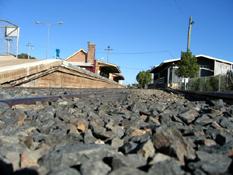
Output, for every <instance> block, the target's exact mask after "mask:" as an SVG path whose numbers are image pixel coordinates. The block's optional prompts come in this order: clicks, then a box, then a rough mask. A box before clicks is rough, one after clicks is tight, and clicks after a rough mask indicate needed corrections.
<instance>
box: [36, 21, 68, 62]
mask: <svg viewBox="0 0 233 175" xmlns="http://www.w3.org/2000/svg"><path fill="white" fill-rule="evenodd" d="M63 23H64V22H63V21H58V22H55V23H47V22H41V21H36V22H35V24H41V25H46V26H47V47H46V59H47V58H48V56H49V44H50V30H51V27H52V26H54V25H62V24H63Z"/></svg>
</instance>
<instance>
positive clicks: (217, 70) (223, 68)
mask: <svg viewBox="0 0 233 175" xmlns="http://www.w3.org/2000/svg"><path fill="white" fill-rule="evenodd" d="M229 70H232V64H227V63H222V62H219V61H215V62H214V75H219V74H226V73H227V71H229Z"/></svg>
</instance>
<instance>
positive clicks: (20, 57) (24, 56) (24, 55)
mask: <svg viewBox="0 0 233 175" xmlns="http://www.w3.org/2000/svg"><path fill="white" fill-rule="evenodd" d="M18 58H19V59H28V54H26V53H21V54H19V55H18ZM30 59H36V58H35V57H32V56H30Z"/></svg>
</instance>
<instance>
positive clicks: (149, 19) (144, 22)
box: [0, 0, 233, 84]
mask: <svg viewBox="0 0 233 175" xmlns="http://www.w3.org/2000/svg"><path fill="white" fill-rule="evenodd" d="M189 16H192V17H193V20H194V21H195V24H194V25H193V31H192V39H191V50H192V52H193V53H194V54H206V55H210V56H213V57H217V58H221V59H226V60H228V61H233V1H232V0H0V19H6V20H9V21H12V22H13V23H16V24H18V25H19V26H20V28H21V36H20V52H27V47H26V44H27V42H31V43H32V44H33V45H34V46H35V48H34V49H33V51H32V55H33V56H36V57H39V58H44V57H45V50H46V46H47V45H46V43H47V42H46V41H47V28H46V26H43V25H36V24H34V21H36V20H40V21H43V22H49V23H55V22H57V21H59V20H62V21H63V22H64V24H63V25H62V26H56V25H54V26H52V28H51V38H50V51H49V56H50V57H54V55H55V49H56V48H59V49H60V50H61V57H62V58H66V57H68V56H69V55H71V54H73V53H74V52H75V51H77V50H79V49H80V48H84V49H86V47H87V42H88V41H92V42H94V43H95V44H96V52H97V53H96V56H97V58H105V59H106V52H105V51H104V49H105V48H107V46H108V45H110V46H111V48H112V49H113V51H112V54H110V56H109V61H110V62H112V63H115V64H118V65H119V66H120V68H121V70H122V72H123V74H124V76H125V78H126V80H125V83H126V84H127V83H133V82H136V80H135V76H136V74H137V73H138V72H139V71H140V70H147V69H149V68H151V67H152V66H154V65H157V64H159V63H160V62H161V61H163V60H165V59H170V58H177V57H179V56H180V53H181V51H185V50H186V45H187V44H186V43H187V41H186V40H187V28H188V18H189Z"/></svg>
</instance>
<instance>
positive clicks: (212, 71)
mask: <svg viewBox="0 0 233 175" xmlns="http://www.w3.org/2000/svg"><path fill="white" fill-rule="evenodd" d="M195 57H196V58H197V63H198V64H199V67H200V68H199V77H206V76H216V75H220V74H226V73H227V71H229V70H233V62H230V61H226V60H222V59H219V58H215V57H211V56H207V55H196V56H195ZM179 61H180V58H178V59H171V60H165V61H163V62H162V63H161V64H160V65H158V66H154V67H153V68H152V69H151V70H150V72H151V73H152V75H153V83H152V86H153V87H171V88H177V87H178V86H179V83H180V82H181V79H182V78H181V77H178V76H177V75H176V70H177V69H178V64H177V63H178V62H179Z"/></svg>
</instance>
